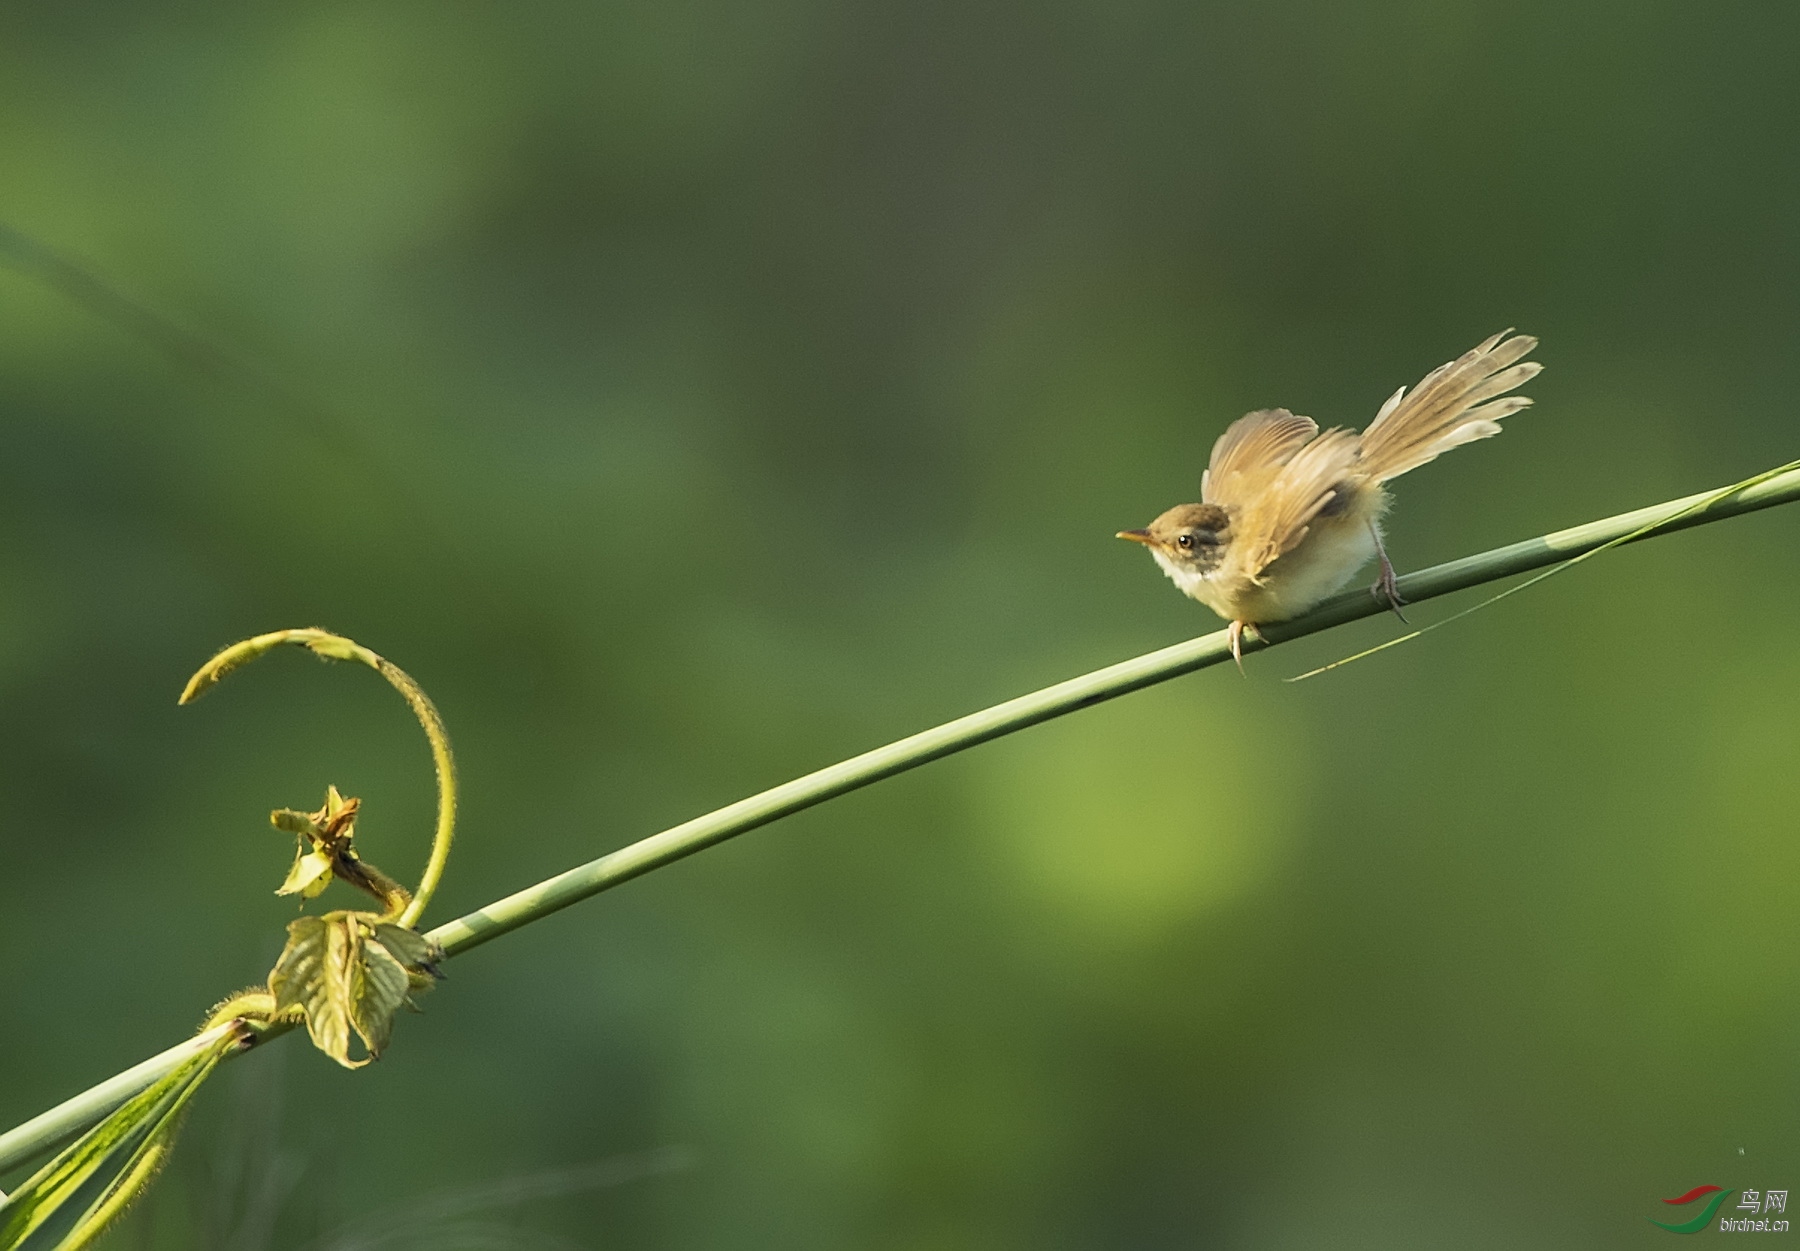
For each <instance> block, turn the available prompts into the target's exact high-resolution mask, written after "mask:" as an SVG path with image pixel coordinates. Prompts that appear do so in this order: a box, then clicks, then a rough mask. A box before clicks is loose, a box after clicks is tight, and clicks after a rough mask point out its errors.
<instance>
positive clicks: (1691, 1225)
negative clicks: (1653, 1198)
mask: <svg viewBox="0 0 1800 1251" xmlns="http://www.w3.org/2000/svg"><path fill="white" fill-rule="evenodd" d="M1735 1193H1737V1192H1736V1191H1732V1190H1726V1189H1724V1188H1723V1187H1720V1186H1695V1187H1694V1188H1693V1189H1692V1190H1690V1191H1688V1192H1687V1193H1686V1194H1684V1195H1678V1196H1677V1197H1675V1198H1673V1199H1664V1200H1663V1202H1664V1203H1668V1204H1672V1205H1674V1206H1676V1207H1684V1206H1686V1205H1687V1204H1690V1203H1695V1202H1698V1201H1699V1200H1700V1199H1703V1198H1706V1196H1707V1195H1711V1196H1712V1198H1710V1199H1707V1200H1706V1206H1705V1207H1704V1208H1702V1209H1701V1211H1700V1214H1699V1215H1698V1216H1696V1217H1694V1219H1693V1220H1691V1221H1682V1222H1680V1223H1679V1224H1676V1223H1672V1222H1670V1221H1656V1220H1653V1221H1651V1222H1650V1223H1651V1224H1652V1225H1655V1226H1657V1227H1658V1228H1659V1229H1666V1230H1668V1231H1669V1232H1670V1233H1672V1234H1697V1233H1699V1232H1700V1231H1701V1230H1703V1229H1705V1228H1706V1227H1707V1225H1708V1224H1710V1223H1711V1221H1712V1218H1713V1213H1714V1212H1717V1211H1718V1210H1719V1205H1720V1204H1721V1203H1723V1202H1725V1200H1727V1199H1729V1198H1731V1196H1732V1195H1733V1194H1735Z"/></svg>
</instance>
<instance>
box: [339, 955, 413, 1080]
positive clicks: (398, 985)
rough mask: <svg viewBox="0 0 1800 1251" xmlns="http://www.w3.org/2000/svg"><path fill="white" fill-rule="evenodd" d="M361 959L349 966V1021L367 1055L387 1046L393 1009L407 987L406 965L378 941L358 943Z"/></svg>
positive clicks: (398, 1006) (392, 1030) (402, 998)
mask: <svg viewBox="0 0 1800 1251" xmlns="http://www.w3.org/2000/svg"><path fill="white" fill-rule="evenodd" d="M361 955H362V959H361V961H359V962H358V964H357V967H356V968H355V969H353V970H352V978H351V989H352V994H351V999H350V1022H351V1024H353V1025H354V1026H355V1027H356V1032H357V1033H358V1034H359V1035H361V1036H362V1040H363V1043H364V1045H365V1046H367V1047H368V1049H369V1057H370V1059H374V1058H375V1057H377V1056H379V1055H380V1054H381V1053H382V1052H383V1051H385V1050H386V1049H387V1045H388V1039H389V1038H390V1037H392V1036H393V1032H394V1013H396V1012H398V1011H399V1010H400V1006H401V1005H402V1004H404V1003H405V1002H406V992H407V991H408V990H410V989H411V984H410V983H409V981H408V980H407V976H406V966H405V965H403V964H401V963H400V962H399V961H398V960H396V959H394V957H393V956H392V955H391V954H390V953H389V952H388V949H387V948H386V947H384V946H382V945H381V944H380V943H378V942H373V941H371V942H366V943H363V944H362V945H361Z"/></svg>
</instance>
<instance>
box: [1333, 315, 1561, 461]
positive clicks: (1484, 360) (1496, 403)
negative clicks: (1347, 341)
mask: <svg viewBox="0 0 1800 1251" xmlns="http://www.w3.org/2000/svg"><path fill="white" fill-rule="evenodd" d="M1511 333H1512V332H1511V331H1502V332H1501V333H1500V334H1497V335H1495V336H1493V337H1492V338H1491V339H1487V340H1484V341H1483V342H1482V343H1481V344H1479V345H1478V346H1476V347H1475V348H1474V349H1473V350H1472V351H1469V352H1465V353H1464V354H1463V355H1461V356H1459V357H1457V358H1456V359H1455V360H1453V361H1451V362H1450V363H1449V364H1447V365H1440V366H1438V367H1437V368H1436V369H1434V370H1432V371H1431V372H1430V373H1429V374H1426V375H1425V377H1424V378H1423V379H1422V380H1421V381H1420V382H1419V385H1418V386H1416V387H1414V388H1413V389H1412V390H1411V391H1410V392H1409V391H1408V390H1407V389H1406V388H1405V387H1402V388H1401V389H1400V390H1398V391H1396V392H1394V394H1393V395H1392V396H1391V397H1390V398H1389V399H1388V402H1387V403H1386V404H1383V405H1382V406H1381V412H1379V413H1378V414H1376V416H1375V420H1374V421H1372V422H1370V423H1369V428H1368V429H1367V430H1365V431H1363V433H1362V457H1361V462H1362V469H1363V470H1364V472H1366V473H1367V474H1368V475H1369V476H1370V477H1371V478H1373V479H1374V480H1375V481H1377V482H1386V481H1387V480H1388V479H1389V478H1397V477H1399V476H1400V475H1401V474H1403V473H1406V472H1407V471H1408V470H1411V469H1417V468H1418V467H1419V466H1420V465H1423V464H1425V463H1426V462H1428V461H1431V460H1435V459H1436V458H1437V457H1438V456H1439V455H1441V454H1442V453H1444V452H1447V451H1449V450H1450V449H1451V448H1453V447H1459V446H1461V445H1462V444H1464V443H1469V442H1473V441H1474V440H1476V439H1485V438H1487V437H1488V436H1490V435H1495V434H1499V433H1500V426H1499V422H1500V420H1501V418H1503V417H1509V416H1511V415H1512V414H1513V413H1516V412H1518V411H1519V410H1520V409H1521V408H1525V407H1527V406H1528V405H1530V403H1531V400H1530V399H1529V398H1527V397H1526V396H1523V395H1506V393H1507V392H1508V391H1511V390H1512V389H1513V388H1514V387H1517V386H1521V385H1523V384H1524V383H1526V382H1528V381H1530V380H1531V379H1532V378H1534V377H1536V376H1537V374H1538V371H1539V370H1541V369H1542V368H1543V366H1542V365H1540V364H1539V363H1538V362H1536V361H1526V360H1523V359H1522V358H1523V357H1525V356H1526V355H1527V354H1529V353H1530V352H1531V350H1532V349H1533V348H1535V347H1536V346H1537V340H1536V339H1535V338H1533V337H1532V336H1531V335H1528V334H1520V335H1512V337H1511V338H1507V337H1506V336H1507V335H1508V334H1511ZM1498 396H1505V398H1503V399H1499V398H1496V397H1498Z"/></svg>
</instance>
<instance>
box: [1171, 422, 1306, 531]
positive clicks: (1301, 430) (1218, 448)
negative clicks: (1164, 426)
mask: <svg viewBox="0 0 1800 1251" xmlns="http://www.w3.org/2000/svg"><path fill="white" fill-rule="evenodd" d="M1317 433H1319V427H1318V425H1317V424H1316V423H1315V422H1314V421H1313V419H1312V418H1311V417H1296V416H1294V414H1292V413H1290V412H1288V410H1287V409H1285V408H1265V409H1262V410H1260V411H1258V412H1254V413H1247V414H1245V415H1244V416H1242V417H1239V418H1238V419H1237V420H1236V421H1234V422H1232V423H1231V424H1230V425H1229V426H1227V427H1226V428H1225V433H1224V434H1222V435H1220V436H1219V441H1218V442H1217V443H1215V444H1213V450H1212V460H1211V462H1210V463H1209V464H1208V465H1207V467H1206V472H1205V473H1204V474H1202V475H1201V477H1200V499H1201V501H1202V502H1204V503H1207V504H1219V505H1222V506H1224V507H1226V508H1231V507H1233V506H1238V507H1241V506H1242V505H1244V504H1245V503H1247V502H1248V501H1249V500H1250V499H1252V498H1254V497H1256V496H1257V495H1259V494H1261V493H1262V490H1263V488H1264V486H1265V485H1266V484H1267V483H1268V482H1269V481H1271V480H1272V479H1273V478H1274V477H1275V474H1276V472H1277V471H1278V470H1280V469H1281V467H1282V466H1284V465H1286V464H1287V463H1288V462H1289V461H1291V460H1293V459H1294V454H1295V453H1296V452H1298V451H1299V450H1300V449H1301V448H1303V447H1305V446H1306V442H1307V440H1308V439H1310V438H1312V437H1313V436H1314V435H1315V434H1317Z"/></svg>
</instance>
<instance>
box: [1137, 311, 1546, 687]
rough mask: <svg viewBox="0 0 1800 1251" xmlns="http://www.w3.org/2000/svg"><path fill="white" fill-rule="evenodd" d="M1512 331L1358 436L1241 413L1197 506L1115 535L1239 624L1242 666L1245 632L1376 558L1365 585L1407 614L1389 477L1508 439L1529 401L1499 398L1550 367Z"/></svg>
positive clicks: (1217, 448)
mask: <svg viewBox="0 0 1800 1251" xmlns="http://www.w3.org/2000/svg"><path fill="white" fill-rule="evenodd" d="M1509 334H1512V332H1511V331H1502V332H1501V333H1500V334H1497V335H1495V336H1494V337H1493V338H1491V339H1487V340H1485V341H1483V342H1482V343H1481V344H1479V345H1478V346H1477V347H1476V348H1475V349H1474V350H1473V351H1471V352H1467V353H1464V354H1463V355H1462V356H1459V357H1457V358H1456V359H1455V360H1453V361H1451V362H1450V363H1449V364H1446V365H1440V366H1438V367H1437V368H1436V369H1434V370H1432V371H1431V372H1430V373H1428V374H1426V375H1425V377H1424V378H1423V379H1422V380H1421V381H1420V382H1419V385H1418V386H1416V387H1414V388H1413V389H1412V391H1411V392H1410V393H1409V392H1408V391H1407V389H1406V388H1405V387H1401V388H1400V389H1399V390H1398V391H1396V392H1394V394H1393V395H1392V396H1391V397H1389V399H1388V402H1387V403H1386V404H1383V405H1382V406H1381V411H1380V412H1379V413H1377V414H1375V420H1374V421H1372V422H1370V423H1369V428H1368V429H1367V430H1364V431H1363V432H1362V433H1361V434H1357V433H1356V432H1355V431H1353V430H1342V429H1333V430H1327V431H1325V432H1324V433H1323V434H1321V433H1320V432H1319V427H1318V425H1317V424H1316V423H1314V421H1313V420H1312V418H1310V417H1296V416H1294V414H1292V413H1290V412H1288V410H1287V409H1285V408H1268V409H1263V410H1262V411H1260V412H1255V413H1250V414H1249V415H1247V416H1244V417H1240V418H1238V419H1237V420H1236V421H1234V422H1232V423H1231V425H1230V426H1229V427H1227V428H1226V431H1225V433H1224V434H1222V435H1220V436H1219V441H1218V442H1217V443H1215V444H1213V450H1212V461H1211V463H1210V464H1209V465H1208V466H1207V469H1206V472H1205V473H1204V474H1202V475H1201V477H1200V503H1198V504H1177V505H1176V506H1175V507H1174V508H1171V509H1170V510H1169V511H1168V512H1166V513H1164V514H1163V515H1162V516H1160V517H1158V518H1157V519H1156V520H1155V521H1152V522H1151V523H1150V525H1149V526H1148V527H1147V528H1145V529H1143V530H1121V531H1120V532H1119V537H1120V538H1122V539H1130V540H1131V541H1132V542H1134V543H1142V544H1143V545H1144V546H1145V547H1147V548H1149V549H1150V554H1151V555H1152V556H1154V557H1156V563H1157V564H1158V565H1161V566H1162V571H1163V572H1164V573H1166V574H1168V575H1169V577H1170V578H1171V579H1173V580H1174V582H1175V585H1176V586H1178V587H1180V588H1181V590H1182V592H1183V593H1184V594H1186V595H1188V596H1189V597H1190V598H1193V599H1197V600H1199V601H1200V602H1201V603H1202V604H1205V605H1206V606H1207V607H1208V608H1210V609H1212V610H1213V611H1214V612H1216V613H1218V614H1219V615H1220V616H1221V617H1223V618H1225V619H1226V620H1227V621H1229V622H1230V623H1231V627H1230V635H1231V654H1232V656H1233V657H1234V658H1236V660H1237V662H1238V665H1239V666H1240V667H1242V665H1243V634H1244V629H1245V627H1247V626H1255V625H1258V624H1260V623H1263V622H1269V621H1285V620H1287V619H1288V618H1290V617H1297V616H1299V615H1300V614H1301V613H1303V612H1305V611H1306V610H1307V609H1309V608H1311V607H1313V605H1315V604H1317V603H1319V602H1320V601H1321V600H1323V599H1324V598H1325V597H1326V596H1328V595H1330V594H1331V593H1332V592H1333V591H1336V590H1337V589H1338V588H1340V587H1342V586H1343V585H1344V584H1345V583H1346V582H1348V581H1349V580H1350V579H1351V578H1353V577H1355V576H1356V571H1357V570H1358V569H1361V568H1362V567H1363V566H1364V565H1365V564H1367V563H1368V562H1369V558H1370V557H1371V556H1374V557H1379V558H1380V560H1381V575H1380V577H1379V578H1377V579H1376V582H1375V585H1374V586H1372V587H1370V588H1369V589H1370V592H1371V593H1372V594H1374V595H1375V596H1376V597H1377V598H1380V599H1385V600H1386V601H1387V603H1388V604H1389V605H1390V606H1391V607H1392V608H1393V609H1394V611H1395V612H1396V613H1397V612H1399V611H1400V605H1401V603H1402V602H1403V601H1402V600H1401V598H1400V594H1399V591H1398V590H1397V589H1396V587H1395V585H1394V567H1393V565H1391V564H1390V563H1388V558H1387V552H1386V551H1385V550H1384V549H1383V547H1382V544H1381V519H1382V516H1383V515H1384V514H1385V513H1386V512H1387V509H1388V505H1389V503H1391V502H1392V501H1391V499H1390V497H1389V495H1388V493H1387V491H1386V490H1384V489H1383V488H1382V485H1381V484H1382V483H1384V482H1386V481H1387V480H1388V479H1390V478H1397V477H1399V476H1400V475H1401V474H1403V473H1405V472H1406V471H1407V470H1409V469H1417V468H1418V467H1419V466H1420V465H1423V464H1425V463H1426V462H1427V461H1430V460H1435V459H1436V458H1437V457H1438V455H1439V454H1440V453H1442V452H1447V451H1449V450H1450V449H1451V448H1453V447H1457V446H1459V445H1461V444H1464V443H1469V442H1473V441H1474V440H1476V439H1485V438H1487V437H1488V436H1489V435H1494V434H1499V433H1500V426H1499V422H1500V419H1501V418H1503V417H1509V416H1511V415H1512V414H1513V413H1516V412H1518V411H1519V410H1520V409H1521V408H1524V407H1526V406H1527V405H1529V404H1530V403H1531V401H1530V400H1529V399H1527V398H1526V397H1524V396H1522V395H1512V396H1507V397H1506V398H1505V399H1497V398H1495V397H1497V396H1503V395H1506V393H1507V392H1508V391H1511V390H1512V389H1513V388H1514V387H1517V386H1520V385H1522V384H1523V383H1525V382H1527V381H1529V380H1530V379H1532V378H1534V377H1536V376H1537V373H1538V371H1539V370H1541V369H1542V368H1543V366H1542V365H1540V364H1538V363H1537V362H1536V361H1525V360H1523V358H1524V357H1525V356H1526V355H1528V354H1529V353H1530V352H1531V350H1532V349H1533V348H1534V347H1536V346H1537V340H1536V339H1534V338H1532V337H1531V336H1530V335H1525V334H1521V335H1512V337H1511V338H1507V335H1509Z"/></svg>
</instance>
